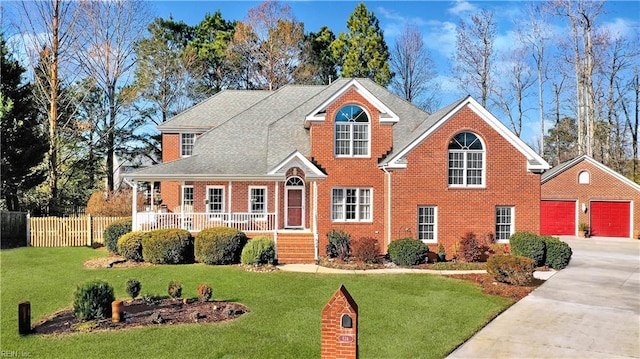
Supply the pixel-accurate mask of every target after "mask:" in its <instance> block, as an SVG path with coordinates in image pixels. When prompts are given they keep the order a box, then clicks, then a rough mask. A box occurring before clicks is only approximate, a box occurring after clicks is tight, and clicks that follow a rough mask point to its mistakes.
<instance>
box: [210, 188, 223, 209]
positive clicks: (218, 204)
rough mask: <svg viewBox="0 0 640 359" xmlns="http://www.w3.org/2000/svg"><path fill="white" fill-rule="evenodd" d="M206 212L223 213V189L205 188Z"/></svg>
mask: <svg viewBox="0 0 640 359" xmlns="http://www.w3.org/2000/svg"><path fill="white" fill-rule="evenodd" d="M207 212H208V213H223V212H224V187H207Z"/></svg>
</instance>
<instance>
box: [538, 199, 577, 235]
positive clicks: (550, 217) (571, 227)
mask: <svg viewBox="0 0 640 359" xmlns="http://www.w3.org/2000/svg"><path fill="white" fill-rule="evenodd" d="M540 233H541V234H546V235H554V236H562V235H565V236H574V235H575V234H576V201H542V202H540Z"/></svg>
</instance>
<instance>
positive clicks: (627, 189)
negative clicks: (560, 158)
mask: <svg viewBox="0 0 640 359" xmlns="http://www.w3.org/2000/svg"><path fill="white" fill-rule="evenodd" d="M591 161H594V160H586V159H584V160H582V161H579V162H577V163H576V164H574V165H573V166H571V167H569V168H567V169H565V170H564V171H562V172H561V173H558V174H557V175H555V176H553V177H552V178H550V179H549V180H547V181H545V182H544V183H542V199H543V200H571V201H578V207H579V208H580V209H581V208H582V204H585V206H586V207H587V211H586V212H585V211H582V210H579V211H578V221H577V223H580V222H583V223H587V224H588V223H590V211H589V210H588V208H590V202H591V201H625V202H630V203H631V218H632V219H631V220H632V223H633V230H632V231H631V232H632V234H633V236H634V237H635V238H638V231H640V191H639V190H638V189H637V188H634V186H633V185H630V184H629V183H626V182H625V181H623V180H620V179H619V178H617V176H615V175H613V174H612V172H613V170H610V169H606V170H605V169H603V166H602V165H596V164H594V163H592V162H591ZM583 171H586V172H587V173H589V183H588V184H581V183H579V182H578V176H579V175H580V173H581V172H583ZM577 223H576V224H577Z"/></svg>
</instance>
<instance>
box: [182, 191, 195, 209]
mask: <svg viewBox="0 0 640 359" xmlns="http://www.w3.org/2000/svg"><path fill="white" fill-rule="evenodd" d="M182 207H183V210H184V212H193V186H182Z"/></svg>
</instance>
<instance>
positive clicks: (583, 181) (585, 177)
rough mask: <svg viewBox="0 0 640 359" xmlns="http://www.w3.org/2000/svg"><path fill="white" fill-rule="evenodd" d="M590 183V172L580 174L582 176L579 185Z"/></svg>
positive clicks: (579, 178) (579, 176)
mask: <svg viewBox="0 0 640 359" xmlns="http://www.w3.org/2000/svg"><path fill="white" fill-rule="evenodd" d="M589 182H590V178H589V172H587V171H582V172H580V174H579V175H578V183H580V184H589Z"/></svg>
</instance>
